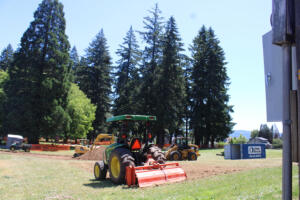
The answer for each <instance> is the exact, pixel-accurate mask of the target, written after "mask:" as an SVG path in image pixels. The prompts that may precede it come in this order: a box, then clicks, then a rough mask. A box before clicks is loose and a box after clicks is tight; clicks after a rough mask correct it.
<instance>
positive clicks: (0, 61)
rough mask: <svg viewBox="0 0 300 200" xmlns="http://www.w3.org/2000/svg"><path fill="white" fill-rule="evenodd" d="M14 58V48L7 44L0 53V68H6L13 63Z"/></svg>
mask: <svg viewBox="0 0 300 200" xmlns="http://www.w3.org/2000/svg"><path fill="white" fill-rule="evenodd" d="M13 59H14V50H13V48H12V46H11V45H10V44H9V45H8V46H7V47H6V48H5V49H4V50H3V51H2V52H1V55H0V69H2V70H4V71H5V70H7V69H8V68H9V67H10V66H11V65H12V63H13Z"/></svg>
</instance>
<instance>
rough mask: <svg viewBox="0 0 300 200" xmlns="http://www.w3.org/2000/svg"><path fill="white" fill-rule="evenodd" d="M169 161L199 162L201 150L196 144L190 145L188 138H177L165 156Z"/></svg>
mask: <svg viewBox="0 0 300 200" xmlns="http://www.w3.org/2000/svg"><path fill="white" fill-rule="evenodd" d="M165 156H166V158H167V160H197V158H198V156H200V154H199V148H198V146H197V145H195V144H188V138H186V137H177V138H176V142H175V143H174V144H173V145H171V146H170V147H169V149H168V151H167V152H166V154H165Z"/></svg>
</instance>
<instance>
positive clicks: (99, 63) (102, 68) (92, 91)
mask: <svg viewBox="0 0 300 200" xmlns="http://www.w3.org/2000/svg"><path fill="white" fill-rule="evenodd" d="M81 65H82V69H81V72H80V73H81V76H80V78H79V83H78V84H79V87H80V89H81V90H82V91H83V92H85V94H86V95H87V96H88V98H90V99H91V101H92V103H93V104H94V105H96V106H97V110H96V119H95V121H94V123H93V128H94V131H95V132H96V133H97V132H105V131H106V130H107V126H106V115H107V113H108V112H109V111H110V106H111V99H110V94H111V85H112V79H111V75H110V73H111V70H112V66H111V57H110V55H109V52H108V47H107V42H106V38H105V36H104V33H103V30H102V29H101V31H100V32H99V33H98V34H97V35H96V38H95V40H93V41H92V43H91V44H90V46H89V47H88V49H87V52H86V58H85V59H83V60H82V63H81ZM94 136H95V135H93V136H92V137H94Z"/></svg>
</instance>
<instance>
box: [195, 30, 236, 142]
mask: <svg viewBox="0 0 300 200" xmlns="http://www.w3.org/2000/svg"><path fill="white" fill-rule="evenodd" d="M190 50H191V52H192V63H193V69H192V76H191V79H192V84H193V85H192V91H191V98H192V99H191V100H192V119H191V122H192V127H193V129H194V134H195V141H196V144H200V143H204V144H206V145H207V144H208V143H209V141H211V143H212V144H213V142H214V141H215V140H221V139H224V138H226V137H227V136H228V134H229V133H230V132H231V130H232V127H233V123H232V122H231V116H230V113H231V112H233V109H232V106H230V105H228V101H229V95H228V94H227V90H228V85H229V78H228V76H227V72H226V67H225V65H226V62H225V57H224V52H223V50H222V48H221V47H220V46H219V41H218V39H217V38H216V37H215V35H214V31H213V30H212V29H211V28H209V29H208V30H207V29H206V28H205V26H203V27H202V28H201V30H200V31H199V34H198V35H197V36H196V38H195V39H194V40H193V44H192V46H191V48H190Z"/></svg>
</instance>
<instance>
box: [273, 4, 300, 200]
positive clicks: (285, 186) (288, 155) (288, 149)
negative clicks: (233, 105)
mask: <svg viewBox="0 0 300 200" xmlns="http://www.w3.org/2000/svg"><path fill="white" fill-rule="evenodd" d="M298 1H299V0H298ZM298 1H295V0H272V17H271V24H272V33H273V38H272V39H273V44H275V45H279V46H281V47H282V54H283V63H282V127H283V152H282V199H283V200H291V199H292V143H291V135H292V134H291V125H292V124H293V127H296V128H295V129H293V133H295V130H296V132H297V125H298V122H297V120H296V121H292V120H291V118H292V116H291V99H292V50H291V47H292V45H293V44H294V43H295V34H294V33H295V15H296V14H295V2H298ZM298 90H299V87H298ZM298 94H299V93H298ZM298 96H299V95H298ZM296 104H297V103H296ZM298 105H299V104H298ZM298 116H299V115H298ZM298 127H299V126H298ZM297 134H298V133H296V134H295V135H297ZM293 135H294V134H293ZM296 139H297V140H298V138H297V137H296ZM298 146H299V145H298ZM298 162H299V161H298Z"/></svg>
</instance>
